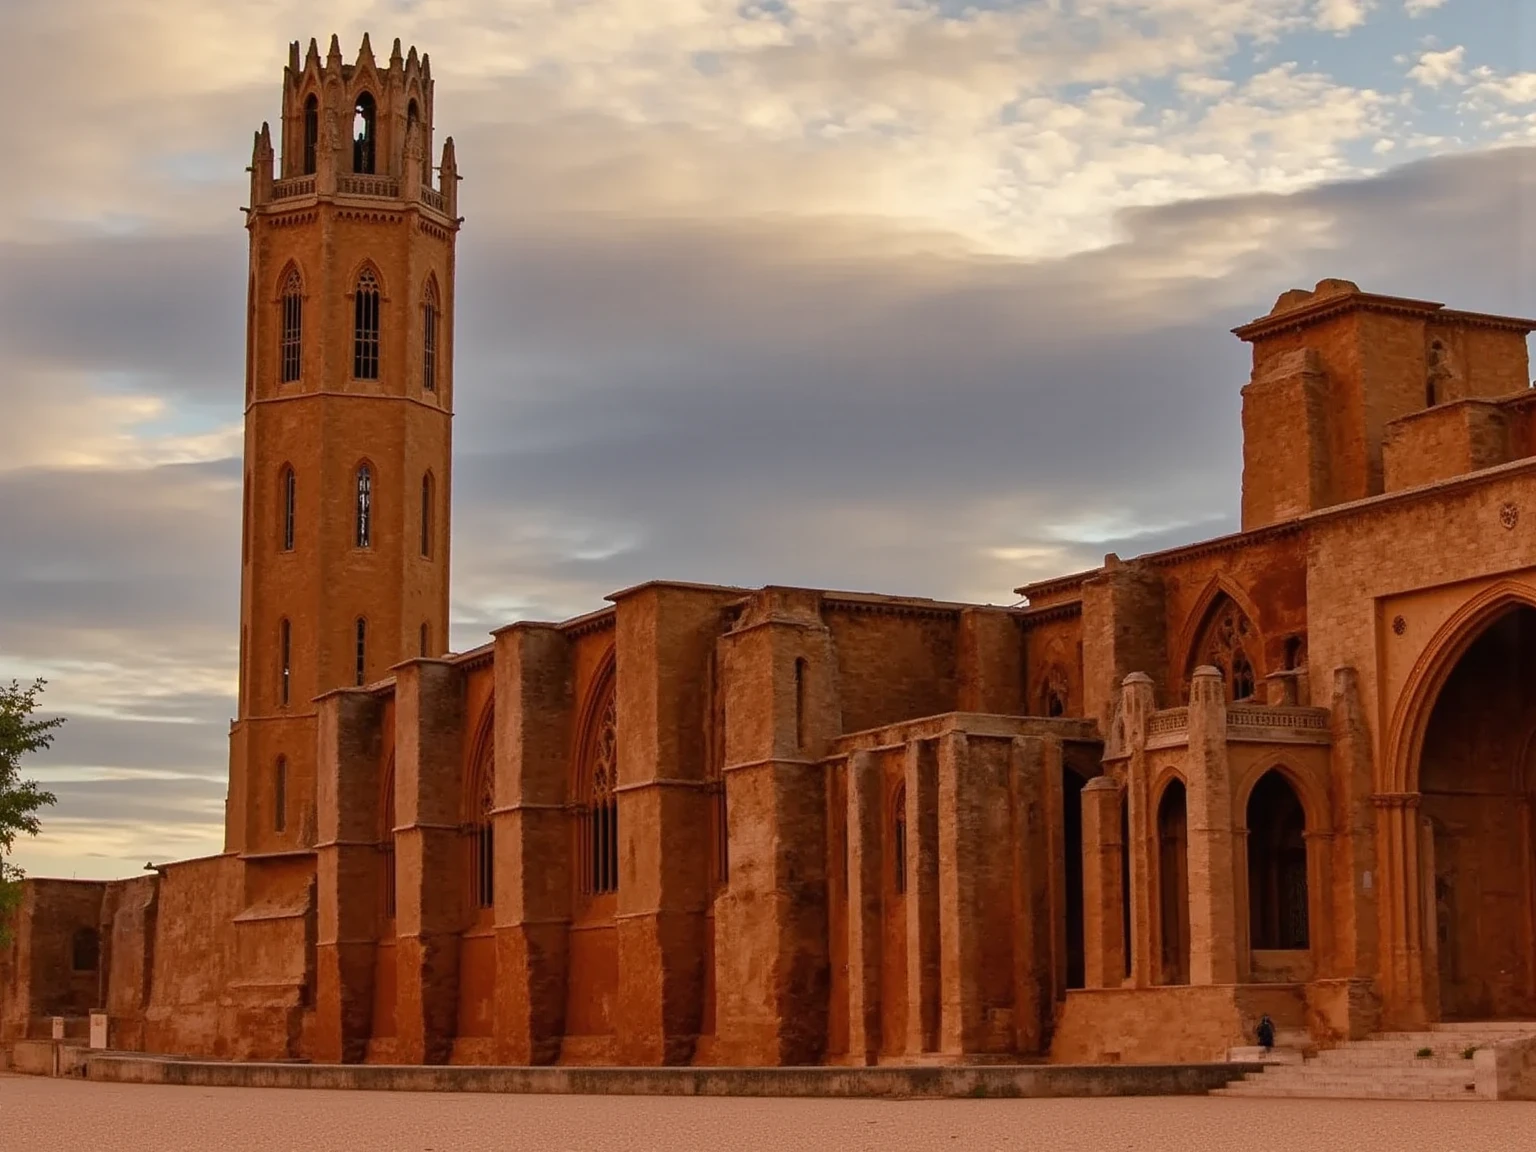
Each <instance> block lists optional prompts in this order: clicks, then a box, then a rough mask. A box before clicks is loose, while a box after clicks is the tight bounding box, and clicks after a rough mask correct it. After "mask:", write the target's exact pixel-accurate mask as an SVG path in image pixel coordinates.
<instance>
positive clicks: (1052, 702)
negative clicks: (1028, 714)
mask: <svg viewBox="0 0 1536 1152" xmlns="http://www.w3.org/2000/svg"><path fill="white" fill-rule="evenodd" d="M1069 693H1070V688H1069V686H1068V683H1067V674H1066V672H1064V671H1063V670H1062V668H1061V666H1060V665H1052V667H1051V669H1050V670H1049V671H1048V672H1047V673H1046V674H1045V684H1044V686H1043V687H1042V688H1041V689H1040V712H1041V715H1044V716H1065V715H1066V714H1067V702H1068V699H1069Z"/></svg>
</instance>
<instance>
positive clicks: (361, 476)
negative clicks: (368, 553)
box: [353, 464, 373, 548]
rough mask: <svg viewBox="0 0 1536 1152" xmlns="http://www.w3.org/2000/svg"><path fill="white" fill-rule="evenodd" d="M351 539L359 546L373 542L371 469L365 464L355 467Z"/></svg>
mask: <svg viewBox="0 0 1536 1152" xmlns="http://www.w3.org/2000/svg"><path fill="white" fill-rule="evenodd" d="M353 541H354V543H355V544H356V545H357V547H359V548H367V547H370V546H371V545H372V543H373V469H372V468H370V467H368V465H366V464H362V465H359V466H358V469H357V524H356V529H355V531H354V534H353Z"/></svg>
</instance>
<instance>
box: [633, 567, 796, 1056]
mask: <svg viewBox="0 0 1536 1152" xmlns="http://www.w3.org/2000/svg"><path fill="white" fill-rule="evenodd" d="M739 598H740V594H739V593H734V592H733V593H725V592H720V591H715V590H711V589H700V588H694V587H688V586H678V585H670V584H660V583H654V584H646V585H642V586H640V587H639V588H635V589H631V590H629V591H627V592H624V593H621V594H620V595H618V596H615V597H613V599H614V600H615V602H616V603H617V604H618V613H617V620H616V630H617V632H616V645H617V660H618V667H617V682H618V683H617V693H618V695H617V710H618V741H619V746H618V751H619V757H618V760H619V772H620V774H621V775H620V780H619V785H618V788H617V793H618V804H619V836H620V844H619V859H620V861H621V864H620V868H621V870H622V871H621V873H620V876H619V890H618V910H617V915H616V918H615V920H616V927H617V940H618V953H619V991H618V998H617V1001H616V1004H615V1020H614V1033H615V1039H616V1042H617V1052H618V1058H619V1060H620V1061H621V1062H622V1063H625V1064H686V1063H688V1062H689V1061H690V1060H691V1059H692V1058H693V1051H694V1047H695V1045H696V1044H697V1042H698V1037H699V1031H700V1027H701V1024H702V1022H703V1015H704V987H705V980H704V959H705V955H706V949H707V942H706V940H705V936H704V934H705V931H706V928H707V925H706V920H705V913H706V911H707V910H708V907H709V902H710V900H711V892H710V890H709V889H710V882H709V876H710V861H709V794H708V791H707V781H706V779H705V756H706V749H705V746H704V741H703V738H702V735H701V731H700V720H701V718H702V717H703V715H704V709H705V703H706V700H705V685H706V674H707V669H708V667H709V656H710V652H711V650H712V649H713V648H714V646H715V644H716V642H717V640H718V639H719V636H720V630H721V627H722V616H721V612H722V610H723V609H724V607H725V605H726V604H727V603H729V602H730V601H732V600H736V599H739ZM824 816H825V813H824V812H823V818H824Z"/></svg>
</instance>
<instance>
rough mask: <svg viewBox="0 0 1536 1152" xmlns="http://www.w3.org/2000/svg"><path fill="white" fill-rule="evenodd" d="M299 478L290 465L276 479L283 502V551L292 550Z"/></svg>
mask: <svg viewBox="0 0 1536 1152" xmlns="http://www.w3.org/2000/svg"><path fill="white" fill-rule="evenodd" d="M298 495H299V479H298V476H297V475H295V474H294V471H293V467H292V465H289V466H287V467H285V468H284V469H283V472H282V477H281V479H280V480H279V481H278V498H279V499H280V500H282V502H283V551H284V552H292V551H293V535H294V527H295V525H296V523H297V519H298Z"/></svg>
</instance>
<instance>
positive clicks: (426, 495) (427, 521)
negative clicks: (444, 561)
mask: <svg viewBox="0 0 1536 1152" xmlns="http://www.w3.org/2000/svg"><path fill="white" fill-rule="evenodd" d="M421 554H422V555H423V556H424V557H426V558H427V559H428V560H430V559H431V558H432V473H430V472H428V473H427V474H426V475H425V476H423V477H422V478H421Z"/></svg>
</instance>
